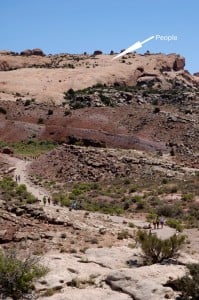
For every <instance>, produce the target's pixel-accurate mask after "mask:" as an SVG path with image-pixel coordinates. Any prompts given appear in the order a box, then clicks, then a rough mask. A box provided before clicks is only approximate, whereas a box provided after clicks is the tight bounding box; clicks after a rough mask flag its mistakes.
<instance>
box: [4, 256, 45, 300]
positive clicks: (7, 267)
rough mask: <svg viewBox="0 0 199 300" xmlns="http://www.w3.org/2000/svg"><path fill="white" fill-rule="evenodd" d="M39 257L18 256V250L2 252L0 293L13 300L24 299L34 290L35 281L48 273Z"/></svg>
mask: <svg viewBox="0 0 199 300" xmlns="http://www.w3.org/2000/svg"><path fill="white" fill-rule="evenodd" d="M47 271H48V270H47V268H45V267H43V266H41V265H40V264H39V261H38V258H34V257H28V258H26V259H25V260H23V261H22V260H20V259H18V258H17V255H16V252H10V251H9V252H7V253H3V252H0V294H1V296H2V297H5V298H6V297H11V298H12V299H13V300H18V299H24V297H25V296H27V295H31V293H32V291H33V290H34V285H33V283H34V281H35V280H36V279H37V278H40V277H42V276H44V275H45V274H46V273H47Z"/></svg>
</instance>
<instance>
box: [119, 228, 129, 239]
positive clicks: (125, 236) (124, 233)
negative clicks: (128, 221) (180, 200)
mask: <svg viewBox="0 0 199 300" xmlns="http://www.w3.org/2000/svg"><path fill="white" fill-rule="evenodd" d="M128 237H129V232H128V230H122V231H120V232H118V234H117V238H118V240H123V239H128Z"/></svg>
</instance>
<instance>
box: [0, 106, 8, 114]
mask: <svg viewBox="0 0 199 300" xmlns="http://www.w3.org/2000/svg"><path fill="white" fill-rule="evenodd" d="M0 114H3V115H6V114H7V111H6V109H5V108H3V107H0Z"/></svg>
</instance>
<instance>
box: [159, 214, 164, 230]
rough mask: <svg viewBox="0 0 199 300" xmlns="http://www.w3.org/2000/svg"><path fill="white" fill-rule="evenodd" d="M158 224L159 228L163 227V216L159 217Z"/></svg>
mask: <svg viewBox="0 0 199 300" xmlns="http://www.w3.org/2000/svg"><path fill="white" fill-rule="evenodd" d="M160 226H161V228H163V227H164V217H163V216H161V217H160Z"/></svg>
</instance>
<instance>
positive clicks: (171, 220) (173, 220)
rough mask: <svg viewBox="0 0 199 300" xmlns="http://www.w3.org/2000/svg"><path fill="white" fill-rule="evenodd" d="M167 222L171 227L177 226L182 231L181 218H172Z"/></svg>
mask: <svg viewBox="0 0 199 300" xmlns="http://www.w3.org/2000/svg"><path fill="white" fill-rule="evenodd" d="M166 224H167V225H168V226H170V227H171V228H175V229H176V230H177V231H179V232H182V230H183V226H182V224H181V222H180V221H179V220H176V219H172V218H170V219H168V220H167V221H166Z"/></svg>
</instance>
